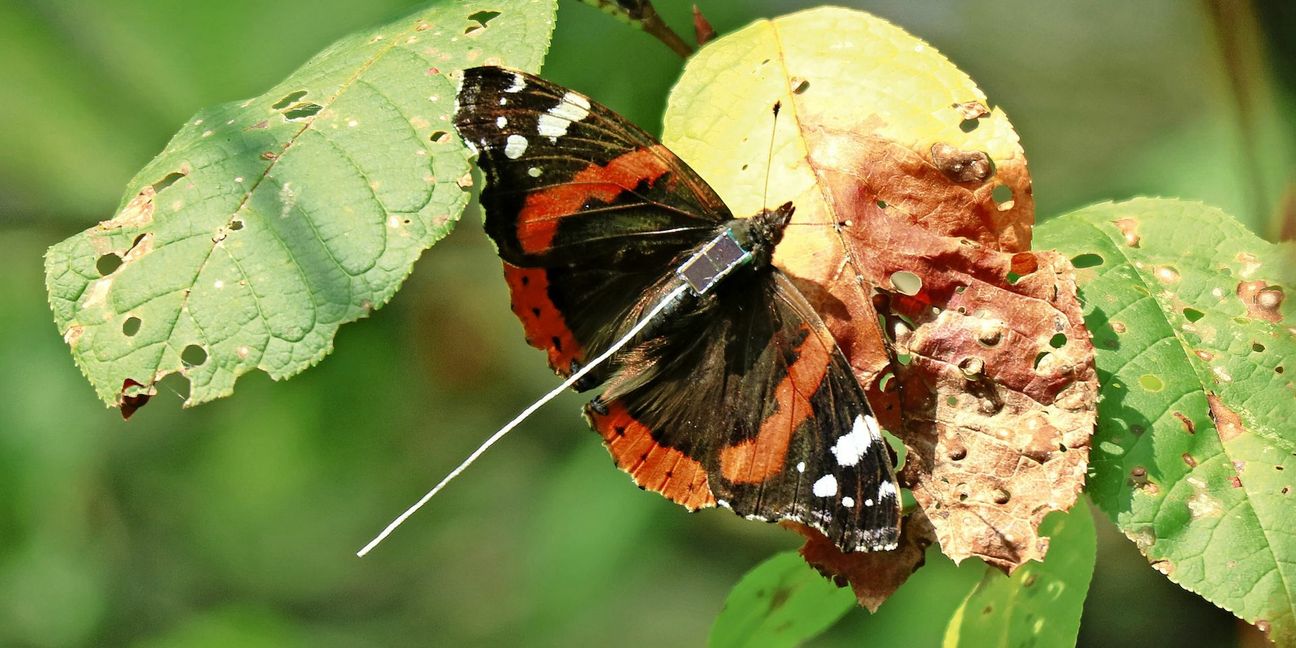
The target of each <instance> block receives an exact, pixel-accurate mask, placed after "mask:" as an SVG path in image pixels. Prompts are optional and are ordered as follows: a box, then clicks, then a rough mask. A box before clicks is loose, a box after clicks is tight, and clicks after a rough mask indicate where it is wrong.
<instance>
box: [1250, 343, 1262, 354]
mask: <svg viewBox="0 0 1296 648" xmlns="http://www.w3.org/2000/svg"><path fill="white" fill-rule="evenodd" d="M1251 350H1252V351H1255V352H1256V353H1264V350H1265V345H1263V344H1260V343H1259V342H1252V343H1251Z"/></svg>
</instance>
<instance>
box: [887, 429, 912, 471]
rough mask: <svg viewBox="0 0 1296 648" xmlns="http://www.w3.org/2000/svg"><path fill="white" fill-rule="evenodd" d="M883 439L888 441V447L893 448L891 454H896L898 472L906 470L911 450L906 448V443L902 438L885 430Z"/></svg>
mask: <svg viewBox="0 0 1296 648" xmlns="http://www.w3.org/2000/svg"><path fill="white" fill-rule="evenodd" d="M882 438H883V439H885V440H886V442H887V445H889V446H891V452H893V453H895V458H896V466H895V469H896V472H899V471H900V470H901V469H902V468H904V465H905V460H906V459H908V458H909V449H908V448H906V447H905V444H904V441H901V440H900V437H898V436H896V435H894V434H891V433H890V432H888V431H887V430H886V429H885V428H883V429H882Z"/></svg>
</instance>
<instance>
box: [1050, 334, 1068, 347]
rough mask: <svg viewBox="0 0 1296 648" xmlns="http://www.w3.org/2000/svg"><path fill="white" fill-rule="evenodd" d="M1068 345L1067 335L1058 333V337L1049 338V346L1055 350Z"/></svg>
mask: <svg viewBox="0 0 1296 648" xmlns="http://www.w3.org/2000/svg"><path fill="white" fill-rule="evenodd" d="M1066 343H1067V336H1066V334H1065V333H1058V334H1057V335H1054V336H1053V337H1051V338H1049V346H1051V347H1053V348H1054V349H1061V348H1062V347H1064V346H1066Z"/></svg>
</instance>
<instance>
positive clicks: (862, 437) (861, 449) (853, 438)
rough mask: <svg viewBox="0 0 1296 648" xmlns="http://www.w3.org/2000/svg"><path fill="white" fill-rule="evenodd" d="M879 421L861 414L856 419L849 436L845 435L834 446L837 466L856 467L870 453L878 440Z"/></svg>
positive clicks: (833, 450) (833, 451)
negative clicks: (871, 447) (870, 448)
mask: <svg viewBox="0 0 1296 648" xmlns="http://www.w3.org/2000/svg"><path fill="white" fill-rule="evenodd" d="M876 430H877V420H876V419H874V418H873V417H872V416H868V415H866V414H861V415H859V416H856V417H855V424H854V425H853V426H851V431H850V432H849V433H848V434H843V435H842V436H840V437H838V438H837V443H834V444H833V447H832V448H831V449H832V453H833V454H834V455H836V457H837V465H839V466H854V465H855V464H857V463H859V460H860V459H861V458H863V457H864V453H865V452H868V449H869V447H870V446H872V445H873V442H874V440H876V439H877V436H876V435H877V432H876Z"/></svg>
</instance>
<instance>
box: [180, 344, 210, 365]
mask: <svg viewBox="0 0 1296 648" xmlns="http://www.w3.org/2000/svg"><path fill="white" fill-rule="evenodd" d="M180 361H181V362H183V363H185V364H187V365H189V366H191V367H197V366H198V365H201V364H202V363H204V362H207V350H206V349H204V348H202V347H200V346H198V345H197V344H190V345H189V346H187V347H185V348H184V351H181V352H180Z"/></svg>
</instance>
